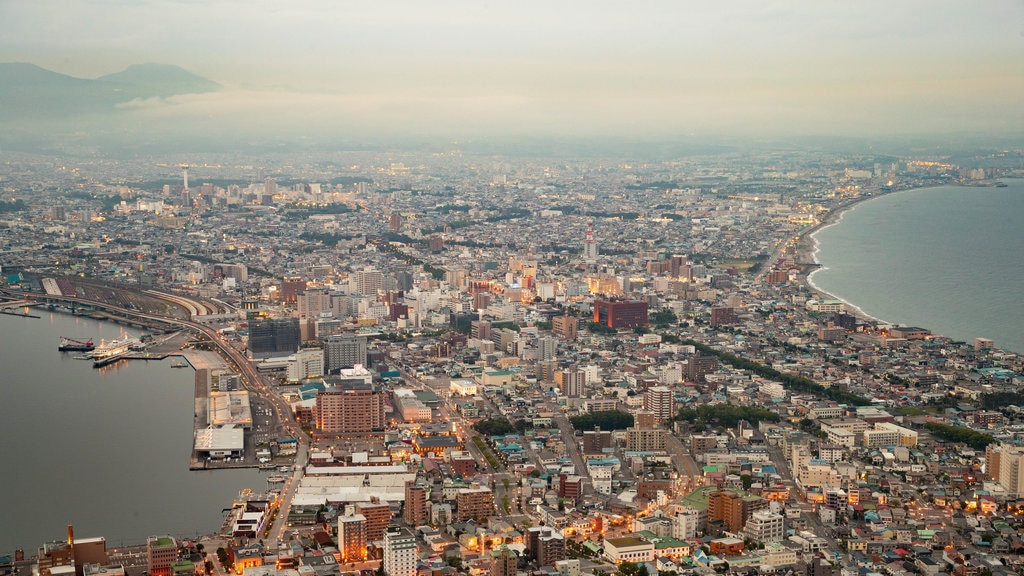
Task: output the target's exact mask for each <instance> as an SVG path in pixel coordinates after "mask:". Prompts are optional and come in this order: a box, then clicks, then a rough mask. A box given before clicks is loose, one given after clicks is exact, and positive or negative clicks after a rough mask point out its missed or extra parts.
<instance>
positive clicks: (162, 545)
mask: <svg viewBox="0 0 1024 576" xmlns="http://www.w3.org/2000/svg"><path fill="white" fill-rule="evenodd" d="M177 559H178V543H177V542H176V541H175V540H174V538H171V537H170V536H150V537H149V538H147V539H146V565H147V569H148V571H149V573H150V575H151V576H169V575H170V573H171V564H172V563H173V562H174V561H175V560H177Z"/></svg>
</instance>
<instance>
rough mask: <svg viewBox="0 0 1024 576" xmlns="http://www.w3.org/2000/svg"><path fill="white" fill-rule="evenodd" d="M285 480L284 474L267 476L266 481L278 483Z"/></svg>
mask: <svg viewBox="0 0 1024 576" xmlns="http://www.w3.org/2000/svg"><path fill="white" fill-rule="evenodd" d="M287 480H288V478H286V477H284V476H267V482H269V483H270V484H280V483H282V482H286V481H287Z"/></svg>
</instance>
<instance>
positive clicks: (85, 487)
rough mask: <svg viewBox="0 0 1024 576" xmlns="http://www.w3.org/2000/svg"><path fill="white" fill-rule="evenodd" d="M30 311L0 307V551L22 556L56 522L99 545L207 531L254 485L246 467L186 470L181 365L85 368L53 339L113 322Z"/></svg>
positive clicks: (189, 385)
mask: <svg viewBox="0 0 1024 576" xmlns="http://www.w3.org/2000/svg"><path fill="white" fill-rule="evenodd" d="M30 312H31V313H32V314H37V315H41V316H42V318H41V319H33V318H21V317H16V316H9V315H0V438H2V439H3V440H2V441H0V465H2V470H0V477H2V478H3V480H2V482H0V485H2V486H3V488H4V490H3V501H2V510H3V511H2V513H0V517H2V518H3V519H4V520H3V522H0V554H3V553H7V552H11V551H13V550H14V549H15V548H23V549H24V550H25V553H26V555H32V554H34V553H35V552H36V549H37V548H38V547H39V546H40V545H41V544H43V543H44V542H47V541H52V540H63V539H64V538H65V535H66V533H67V525H68V524H72V525H74V527H75V535H76V536H78V537H93V536H103V537H105V538H106V540H107V546H108V548H113V547H116V546H120V545H126V544H140V543H143V542H145V540H146V538H147V537H148V536H154V535H163V534H169V535H172V536H176V537H195V536H196V535H201V534H208V533H214V532H217V531H218V530H219V529H220V525H221V521H222V519H223V515H222V512H221V510H222V509H223V508H229V507H231V504H232V502H233V500H234V498H235V496H236V495H237V494H238V492H239V490H240V489H242V488H247V487H248V488H253V489H261V488H265V485H266V483H265V480H264V479H263V476H262V475H261V474H260V473H259V471H257V470H251V469H249V470H217V471H190V470H189V469H188V465H189V454H190V451H191V449H192V421H193V410H194V372H193V371H192V370H191V369H189V368H174V367H172V366H171V360H169V359H168V360H163V361H138V360H132V361H122V362H119V363H117V364H114V365H112V366H109V367H107V368H104V369H94V368H93V367H92V363H91V362H89V361H85V360H76V359H75V358H74V356H76V355H80V354H81V353H78V352H70V353H68V352H65V353H61V352H58V351H57V344H58V339H59V337H60V336H68V337H71V338H76V339H88V338H93V339H95V340H96V342H97V343H98V342H99V340H100V339H101V338H104V339H108V340H109V339H111V338H115V337H117V336H119V335H122V334H123V333H124V332H123V329H122V328H121V327H120V326H118V325H116V324H111V323H106V322H99V321H96V320H90V319H87V318H82V317H74V316H71V315H66V314H61V313H51V312H48V311H46V310H42V309H31V310H30ZM130 333H131V334H132V335H133V336H138V335H139V333H138V332H137V331H132V332H130Z"/></svg>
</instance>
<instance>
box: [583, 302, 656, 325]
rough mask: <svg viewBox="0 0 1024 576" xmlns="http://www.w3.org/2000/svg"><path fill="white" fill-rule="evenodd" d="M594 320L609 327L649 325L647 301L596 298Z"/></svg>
mask: <svg viewBox="0 0 1024 576" xmlns="http://www.w3.org/2000/svg"><path fill="white" fill-rule="evenodd" d="M594 322H597V323H599V324H604V325H605V326H607V327H609V328H634V327H636V326H647V302H640V301H628V300H595V301H594Z"/></svg>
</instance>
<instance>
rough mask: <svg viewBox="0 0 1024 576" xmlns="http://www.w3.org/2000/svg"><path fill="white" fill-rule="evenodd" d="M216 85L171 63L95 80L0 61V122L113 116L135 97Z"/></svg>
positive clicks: (133, 67)
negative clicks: (80, 116)
mask: <svg viewBox="0 0 1024 576" xmlns="http://www.w3.org/2000/svg"><path fill="white" fill-rule="evenodd" d="M220 88H221V86H220V85H219V84H217V83H216V82H214V81H212V80H209V79H207V78H204V77H202V76H199V75H197V74H193V73H192V72H189V71H187V70H185V69H184V68H181V67H179V66H175V65H173V64H157V63H146V64H133V65H131V66H129V67H127V68H125V69H124V70H122V71H120V72H114V73H111V74H107V75H104V76H100V77H99V78H94V79H90V78H78V77H75V76H71V75H68V74H63V73H60V72H54V71H52V70H48V69H46V68H43V67H41V66H38V65H36V64H33V63H31V62H0V119H2V120H6V121H16V120H29V119H62V118H69V117H74V116H79V115H95V114H107V113H111V114H112V113H115V112H116V110H117V106H118V105H120V104H124V103H126V102H130V101H132V100H135V99H138V98H142V99H145V98H166V97H168V96H176V95H181V94H202V93H206V92H214V91H217V90H219V89H220Z"/></svg>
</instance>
